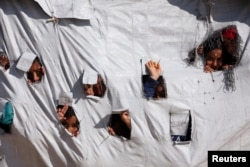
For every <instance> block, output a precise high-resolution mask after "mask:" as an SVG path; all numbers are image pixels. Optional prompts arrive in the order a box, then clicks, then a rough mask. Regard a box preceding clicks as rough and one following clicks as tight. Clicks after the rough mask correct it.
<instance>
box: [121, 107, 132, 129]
mask: <svg viewBox="0 0 250 167" xmlns="http://www.w3.org/2000/svg"><path fill="white" fill-rule="evenodd" d="M120 117H121V120H122V121H123V122H124V123H125V124H126V125H127V127H128V128H129V129H130V128H131V117H130V114H129V112H128V111H123V112H122V113H121V115H120Z"/></svg>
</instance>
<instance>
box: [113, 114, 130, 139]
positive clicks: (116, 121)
mask: <svg viewBox="0 0 250 167" xmlns="http://www.w3.org/2000/svg"><path fill="white" fill-rule="evenodd" d="M108 132H109V134H111V135H112V136H122V137H125V138H127V139H130V135H131V117H130V113H129V111H128V110H125V111H121V112H118V113H115V114H114V113H113V114H112V115H111V117H110V121H109V124H108Z"/></svg>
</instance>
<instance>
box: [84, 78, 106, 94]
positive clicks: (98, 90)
mask: <svg viewBox="0 0 250 167" xmlns="http://www.w3.org/2000/svg"><path fill="white" fill-rule="evenodd" d="M83 89H84V93H85V94H86V95H92V96H99V97H102V96H103V89H104V88H103V86H102V78H101V77H98V80H97V83H96V84H93V85H89V84H84V85H83Z"/></svg>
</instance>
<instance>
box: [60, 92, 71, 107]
mask: <svg viewBox="0 0 250 167" xmlns="http://www.w3.org/2000/svg"><path fill="white" fill-rule="evenodd" d="M72 103H73V94H72V92H61V93H60V95H59V102H58V105H68V106H72Z"/></svg>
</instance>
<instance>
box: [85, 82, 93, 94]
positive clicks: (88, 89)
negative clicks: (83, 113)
mask: <svg viewBox="0 0 250 167" xmlns="http://www.w3.org/2000/svg"><path fill="white" fill-rule="evenodd" d="M83 90H84V92H85V94H86V95H92V96H94V95H95V93H94V89H93V85H88V84H85V85H83Z"/></svg>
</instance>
